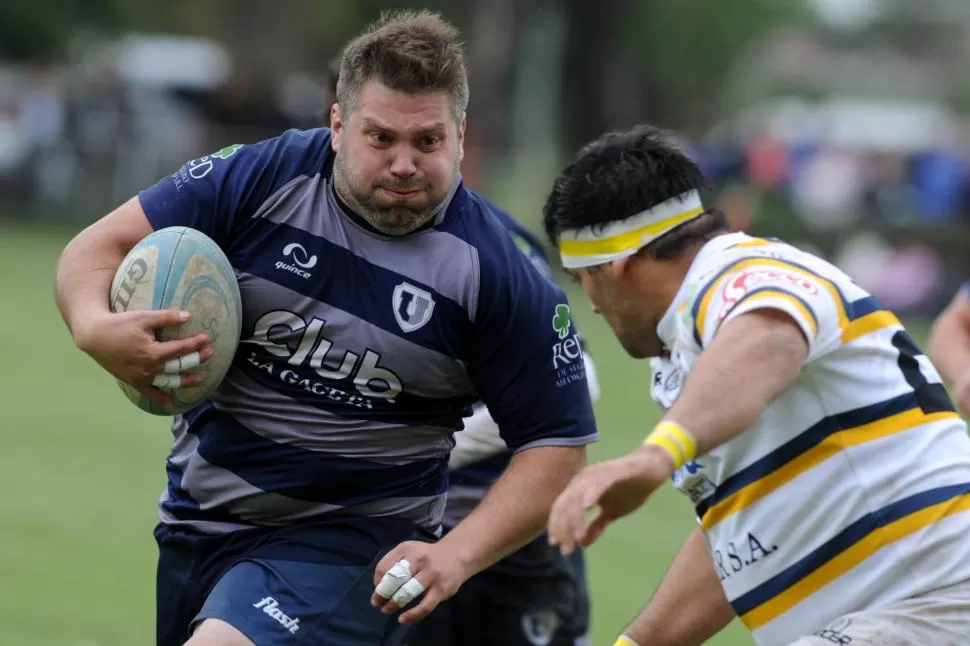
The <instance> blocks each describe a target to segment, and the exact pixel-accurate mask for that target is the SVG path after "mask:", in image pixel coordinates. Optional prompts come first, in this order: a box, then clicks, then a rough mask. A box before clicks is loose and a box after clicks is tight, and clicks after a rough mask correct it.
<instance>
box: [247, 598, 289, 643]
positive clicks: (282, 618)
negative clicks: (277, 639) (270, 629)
mask: <svg viewBox="0 0 970 646" xmlns="http://www.w3.org/2000/svg"><path fill="white" fill-rule="evenodd" d="M253 608H260V609H261V610H262V611H263V612H265V613H266V614H267V615H269V616H270V617H272V618H273V619H275V620H276V621H278V622H280V624H281V625H282V626H283V628H286V629H287V630H288V631H290V632H291V633H293V634H296V631H298V630H299V629H300V619H299V617H292V618H291V617H290V616H289V615H284V614H283V611H282V610H280V602H279V601H277V600H276V599H274V598H273V597H263V598H262V599H260V600H259V601H257V602H256V603H254V604H253Z"/></svg>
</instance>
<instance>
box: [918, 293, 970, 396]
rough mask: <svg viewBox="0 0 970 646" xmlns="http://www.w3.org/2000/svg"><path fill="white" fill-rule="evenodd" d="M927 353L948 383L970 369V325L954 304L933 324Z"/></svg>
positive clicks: (952, 382)
mask: <svg viewBox="0 0 970 646" xmlns="http://www.w3.org/2000/svg"><path fill="white" fill-rule="evenodd" d="M927 354H928V355H929V357H930V360H931V361H932V362H933V365H934V366H936V369H937V370H938V371H939V372H940V375H941V376H942V377H943V379H944V381H946V383H947V384H950V385H953V384H954V383H955V382H957V381H958V380H959V379H960V378H961V377H962V376H963V375H964V373H966V372H967V371H968V370H970V325H968V322H967V321H966V320H965V319H964V318H963V317H961V316H960V315H959V314H958V313H957V312H956V311H955V310H954V308H953V307H952V306H951V308H949V309H948V310H946V311H945V312H944V313H943V314H942V315H941V316H940V317H939V318H938V319H937V320H936V322H935V323H934V324H933V328H932V330H931V332H930V338H929V342H928V343H927Z"/></svg>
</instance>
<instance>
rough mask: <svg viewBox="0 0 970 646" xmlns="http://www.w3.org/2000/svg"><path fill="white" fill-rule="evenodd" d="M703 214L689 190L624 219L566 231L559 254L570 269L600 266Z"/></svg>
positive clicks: (635, 250) (632, 252)
mask: <svg viewBox="0 0 970 646" xmlns="http://www.w3.org/2000/svg"><path fill="white" fill-rule="evenodd" d="M703 213H704V205H703V203H702V202H701V198H700V194H699V193H698V192H697V191H688V192H687V193H684V194H682V195H678V196H677V197H674V198H671V199H669V200H667V201H665V202H662V203H660V204H657V205H655V206H652V207H650V208H649V209H647V210H645V211H642V212H640V213H637V214H636V215H632V216H630V217H628V218H626V219H624V220H616V221H613V222H605V223H603V224H600V225H595V226H586V227H583V228H581V229H567V230H564V231H563V232H562V234H561V235H560V236H559V254H560V256H561V257H562V263H563V266H564V267H566V268H567V269H576V268H580V267H591V266H594V265H601V264H604V263H607V262H611V261H613V260H618V259H619V258H623V257H626V256H630V255H632V254H634V253H636V252H637V251H638V250H640V249H642V248H643V247H645V246H647V245H648V244H650V243H651V242H653V241H654V240H656V239H657V238H659V237H660V236H662V235H664V234H665V233H667V232H668V231H670V230H671V229H673V228H675V227H677V226H680V225H681V224H684V223H685V222H688V221H690V220H692V219H694V218H696V217H698V216H699V215H701V214H703Z"/></svg>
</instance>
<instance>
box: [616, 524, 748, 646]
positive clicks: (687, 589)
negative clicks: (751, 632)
mask: <svg viewBox="0 0 970 646" xmlns="http://www.w3.org/2000/svg"><path fill="white" fill-rule="evenodd" d="M734 616H735V615H734V610H733V609H732V608H731V605H730V604H729V603H728V601H727V598H725V596H724V592H723V590H722V588H721V584H720V582H719V581H718V580H717V574H716V573H715V571H714V566H713V564H712V563H711V557H710V554H708V552H707V549H706V547H705V545H704V537H703V536H702V535H701V533H700V531H699V530H695V531H694V533H693V534H691V535H690V537H689V538H688V539H687V541H686V542H685V543H684V546H683V547H682V548H681V549H680V552H679V553H678V554H677V557H676V558H675V559H674V561H673V563H672V564H671V566H670V569H669V570H668V571H667V574H666V576H664V579H663V581H662V582H661V583H660V587H659V588H658V589H657V592H656V593H655V594H654V595H653V598H652V599H650V603H648V604H647V606H646V608H644V609H643V611H642V612H641V613H640V614H639V615H638V616H637V617H636V619H634V620H633V622H632V623H631V624H630V625H629V627H627V629H626V630H625V631H623V634H625V635H626V636H627V637H629V638H630V639H632V640H633V641H635V642H636V643H637V644H638V645H639V646H699V645H700V644H703V643H704V642H705V641H706V640H708V639H710V638H711V637H713V636H714V635H715V634H717V633H718V632H720V631H721V630H723V629H724V627H725V626H727V625H728V624H729V623H731V620H732V619H733V618H734Z"/></svg>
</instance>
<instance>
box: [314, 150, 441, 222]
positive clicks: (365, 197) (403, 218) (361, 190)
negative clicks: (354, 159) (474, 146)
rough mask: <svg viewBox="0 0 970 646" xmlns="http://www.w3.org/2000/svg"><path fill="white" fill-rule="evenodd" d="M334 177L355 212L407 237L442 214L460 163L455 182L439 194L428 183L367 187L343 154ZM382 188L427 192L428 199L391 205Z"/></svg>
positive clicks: (335, 165) (383, 183) (338, 192)
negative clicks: (383, 198) (378, 193)
mask: <svg viewBox="0 0 970 646" xmlns="http://www.w3.org/2000/svg"><path fill="white" fill-rule="evenodd" d="M333 175H334V188H335V189H336V190H337V194H338V195H340V198H341V199H342V200H343V201H344V202H345V203H346V204H347V206H348V207H350V209H351V210H352V211H353V212H354V213H356V214H357V215H359V216H360V217H362V218H363V219H364V220H365V221H366V222H367V223H368V224H370V225H371V226H372V227H374V228H375V229H377V230H378V231H380V232H381V233H384V234H386V235H390V236H403V235H407V234H409V233H411V232H413V231H416V230H417V229H420V228H421V227H423V226H424V225H425V224H427V223H428V222H430V221H431V220H433V219H434V218H435V216H437V215H438V213H439V212H440V211H441V207H442V206H443V205H444V203H445V201H446V200H447V199H448V196H449V195H450V194H451V190H452V189H453V188H454V186H455V184H456V183H457V182H458V163H457V159H456V163H455V171H454V173H453V174H452V176H451V181H450V182H448V185H447V186H445V187H443V190H439V191H435V190H434V187H432V186H430V185H428V184H424V185H420V184H413V183H412V184H405V183H401V182H397V183H395V182H393V181H384V182H381V183H376V184H373V185H371V186H365V185H364V184H363V183H362V182H358V181H356V180H355V178H354V177H353V175H352V174H351V173H349V172H348V171H347V166H346V163H345V162H344V159H343V157H342V155H340V154H339V153H338V154H337V156H336V159H335V160H334V169H333ZM381 188H384V189H389V190H393V191H412V190H420V191H424V193H425V195H426V196H427V197H426V199H425V201H424V202H423V203H418V204H409V203H408V201H407V200H400V201H398V202H396V203H390V204H389V203H387V201H386V200H381V199H380V198H379V197H378V195H377V191H378V189H381Z"/></svg>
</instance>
